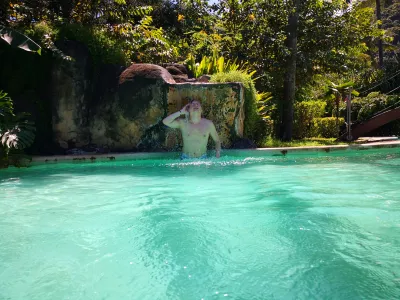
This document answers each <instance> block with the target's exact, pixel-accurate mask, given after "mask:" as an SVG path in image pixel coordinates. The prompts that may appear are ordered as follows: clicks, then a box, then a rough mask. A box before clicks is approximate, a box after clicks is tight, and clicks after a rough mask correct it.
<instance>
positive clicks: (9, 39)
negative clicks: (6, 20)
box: [0, 25, 42, 55]
mask: <svg viewBox="0 0 400 300" xmlns="http://www.w3.org/2000/svg"><path fill="white" fill-rule="evenodd" d="M0 38H1V39H2V40H3V41H5V42H6V43H8V44H9V45H11V46H12V47H16V48H20V49H22V50H25V51H29V52H37V53H38V54H39V55H41V53H42V52H41V51H42V48H41V47H40V46H39V45H38V44H36V43H35V42H34V41H33V40H31V39H30V38H29V37H27V36H26V35H24V34H22V33H19V32H18V31H16V30H14V29H12V28H9V27H5V26H1V25H0Z"/></svg>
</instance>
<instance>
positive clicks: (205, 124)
mask: <svg viewBox="0 0 400 300" xmlns="http://www.w3.org/2000/svg"><path fill="white" fill-rule="evenodd" d="M201 113H202V108H201V104H200V102H199V101H197V100H192V101H190V102H189V103H188V104H187V105H185V106H184V107H183V108H182V109H181V110H179V111H177V112H175V113H173V114H171V115H169V116H168V117H166V118H165V119H164V120H163V123H164V124H165V125H166V126H168V127H171V128H179V129H180V131H181V133H182V139H183V149H182V156H181V158H182V159H186V158H206V157H207V143H208V138H209V137H210V136H211V138H212V139H213V140H214V143H215V156H216V157H217V158H219V157H220V155H221V142H220V140H219V137H218V133H217V131H216V129H215V126H214V123H213V122H212V121H210V120H207V119H205V118H202V117H201ZM181 115H184V116H185V117H186V118H185V119H181V118H179V117H180V116H181Z"/></svg>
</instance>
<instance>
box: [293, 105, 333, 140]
mask: <svg viewBox="0 0 400 300" xmlns="http://www.w3.org/2000/svg"><path fill="white" fill-rule="evenodd" d="M325 107H326V102H324V101H303V102H297V103H296V104H295V106H294V120H293V135H294V137H295V138H298V139H302V138H305V137H308V136H310V134H309V131H310V129H311V126H312V125H313V120H314V119H315V118H321V117H323V116H324V114H325Z"/></svg>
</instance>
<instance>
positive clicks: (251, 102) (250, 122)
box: [210, 70, 272, 144]
mask: <svg viewBox="0 0 400 300" xmlns="http://www.w3.org/2000/svg"><path fill="white" fill-rule="evenodd" d="M253 74H254V73H253V72H251V73H246V72H245V71H240V70H234V71H229V72H227V73H217V74H214V75H212V76H211V79H210V82H240V83H242V84H243V87H244V98H245V99H244V101H245V102H244V111H245V123H244V135H245V136H246V137H247V138H250V139H252V140H254V141H255V143H256V144H260V143H261V142H262V141H263V140H264V139H265V137H266V136H267V135H269V134H270V132H271V129H270V127H271V122H269V121H268V118H267V116H266V113H267V112H268V109H267V107H265V108H263V109H262V110H261V111H260V110H259V109H260V108H261V107H262V104H265V105H266V106H268V105H267V104H268V103H269V102H270V100H271V99H272V98H271V97H270V94H267V93H265V94H261V95H260V94H258V92H257V90H256V88H255V85H254V80H253V78H252V75H253ZM269 109H270V110H271V109H272V108H271V107H270V108H269ZM264 110H265V111H264ZM260 112H263V113H264V116H263V115H262V113H260Z"/></svg>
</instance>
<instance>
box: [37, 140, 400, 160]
mask: <svg viewBox="0 0 400 300" xmlns="http://www.w3.org/2000/svg"><path fill="white" fill-rule="evenodd" d="M381 148H400V140H396V141H386V142H372V143H364V144H350V145H330V146H301V147H277V148H255V149H223V150H222V156H223V155H238V154H243V152H246V153H248V154H249V155H252V156H263V155H274V156H276V155H283V156H286V155H288V154H299V153H313V152H314V153H315V152H322V153H330V152H337V151H340V150H341V151H357V150H370V149H381ZM179 155H180V153H179V152H126V153H107V154H104V153H84V154H75V155H73V154H69V155H53V156H33V157H32V162H38V163H40V162H58V161H98V160H105V161H107V160H110V161H112V160H116V159H117V158H118V159H133V160H136V159H151V158H153V159H157V158H178V157H179Z"/></svg>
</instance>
